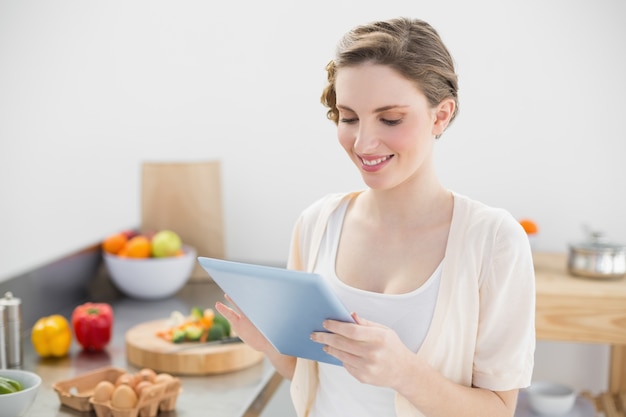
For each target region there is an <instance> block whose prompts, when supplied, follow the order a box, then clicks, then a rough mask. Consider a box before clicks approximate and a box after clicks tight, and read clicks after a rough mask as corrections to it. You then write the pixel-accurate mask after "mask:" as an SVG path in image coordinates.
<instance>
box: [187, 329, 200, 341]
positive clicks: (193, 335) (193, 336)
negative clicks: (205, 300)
mask: <svg viewBox="0 0 626 417" xmlns="http://www.w3.org/2000/svg"><path fill="white" fill-rule="evenodd" d="M201 336H202V327H200V326H187V328H186V329H185V338H186V339H187V340H188V341H190V342H197V341H198V340H200V337H201Z"/></svg>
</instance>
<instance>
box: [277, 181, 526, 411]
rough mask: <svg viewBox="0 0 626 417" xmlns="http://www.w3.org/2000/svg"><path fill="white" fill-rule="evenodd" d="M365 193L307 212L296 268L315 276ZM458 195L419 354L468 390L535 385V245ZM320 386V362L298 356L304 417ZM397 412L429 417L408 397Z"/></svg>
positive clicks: (299, 231) (297, 391)
mask: <svg viewBox="0 0 626 417" xmlns="http://www.w3.org/2000/svg"><path fill="white" fill-rule="evenodd" d="M358 193H359V192H353V193H348V194H331V195H328V196H326V197H324V198H322V199H320V200H318V201H317V202H316V203H314V204H313V205H311V206H310V207H308V208H307V209H306V210H305V211H304V212H303V213H302V214H301V216H300V218H299V219H298V222H297V224H296V226H295V227H294V231H293V236H292V241H291V246H290V255H289V262H288V267H289V268H291V269H298V270H306V271H312V270H313V268H314V266H315V262H316V259H317V252H318V248H319V245H320V242H321V239H322V236H323V234H324V231H325V229H326V224H327V221H328V217H329V216H330V214H331V213H332V212H333V211H334V210H335V209H336V208H337V207H338V206H339V205H340V204H341V202H342V201H344V200H345V199H351V198H354V197H355V196H356V195H358ZM453 195H454V209H453V215H452V223H451V226H450V233H449V238H448V243H447V247H446V252H445V258H444V260H443V270H442V277H441V287H440V290H439V295H438V298H437V305H436V307H435V312H434V316H433V320H432V323H431V326H430V330H429V331H428V334H427V335H426V339H425V340H424V343H423V345H422V346H421V347H420V349H419V351H418V352H417V355H420V356H421V357H423V358H424V359H425V360H426V361H427V362H428V363H429V364H430V365H431V366H433V367H434V368H436V369H437V370H439V372H441V373H442V374H443V375H444V376H446V377H447V378H449V379H450V380H452V381H454V382H456V383H458V384H461V385H464V386H468V387H469V386H472V385H474V386H478V387H482V388H486V389H491V390H497V391H504V390H510V389H515V388H523V387H525V386H528V385H529V384H530V379H531V376H532V370H533V365H534V350H535V327H534V325H535V324H534V323H535V280H534V268H533V263H532V254H531V251H530V245H529V244H528V239H527V237H526V234H525V232H524V230H523V228H522V227H521V226H520V224H519V223H518V222H517V221H516V220H515V219H514V218H513V217H512V216H511V215H510V214H509V213H508V212H506V211H505V210H502V209H496V208H491V207H488V206H486V205H484V204H482V203H479V202H477V201H473V200H471V199H469V198H467V197H465V196H462V195H459V194H456V193H453ZM417 377H419V375H416V378H417ZM317 382H318V380H317V362H315V361H310V360H305V359H301V358H298V360H297V363H296V369H295V373H294V377H293V379H292V381H291V387H290V392H291V397H292V400H293V403H294V407H295V409H296V412H297V415H298V417H306V416H307V415H308V413H309V409H310V407H311V404H312V402H313V399H314V397H315V393H316V392H317ZM396 414H397V416H399V417H405V416H414V417H423V414H422V413H420V411H419V410H417V409H416V408H415V407H414V406H413V405H412V404H410V403H409V402H408V401H407V400H406V399H405V398H404V397H402V396H401V395H396Z"/></svg>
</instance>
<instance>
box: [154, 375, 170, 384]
mask: <svg viewBox="0 0 626 417" xmlns="http://www.w3.org/2000/svg"><path fill="white" fill-rule="evenodd" d="M172 379H174V377H173V376H172V375H170V374H166V373H162V374H158V375H157V376H156V377H155V378H154V383H155V384H161V383H165V382H169V381H171V380H172Z"/></svg>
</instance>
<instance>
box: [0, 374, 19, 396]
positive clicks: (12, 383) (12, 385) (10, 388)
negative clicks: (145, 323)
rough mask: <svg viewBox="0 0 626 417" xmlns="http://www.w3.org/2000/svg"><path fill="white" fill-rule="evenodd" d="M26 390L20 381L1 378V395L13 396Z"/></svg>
mask: <svg viewBox="0 0 626 417" xmlns="http://www.w3.org/2000/svg"><path fill="white" fill-rule="evenodd" d="M23 389H24V386H23V385H22V383H21V382H20V381H16V380H14V379H11V378H7V377H3V376H0V394H12V393H14V392H18V391H21V390H23Z"/></svg>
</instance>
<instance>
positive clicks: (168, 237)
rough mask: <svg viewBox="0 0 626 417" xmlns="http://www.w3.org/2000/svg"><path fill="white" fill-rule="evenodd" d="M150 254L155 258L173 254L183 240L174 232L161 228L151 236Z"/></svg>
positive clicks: (181, 245)
mask: <svg viewBox="0 0 626 417" xmlns="http://www.w3.org/2000/svg"><path fill="white" fill-rule="evenodd" d="M151 244H152V256H154V257H155V258H164V257H167V256H174V255H176V254H177V253H178V251H180V250H181V248H182V247H183V242H182V240H181V238H180V236H178V235H177V234H176V232H173V231H171V230H161V231H158V232H157V233H155V235H154V236H152V240H151Z"/></svg>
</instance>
